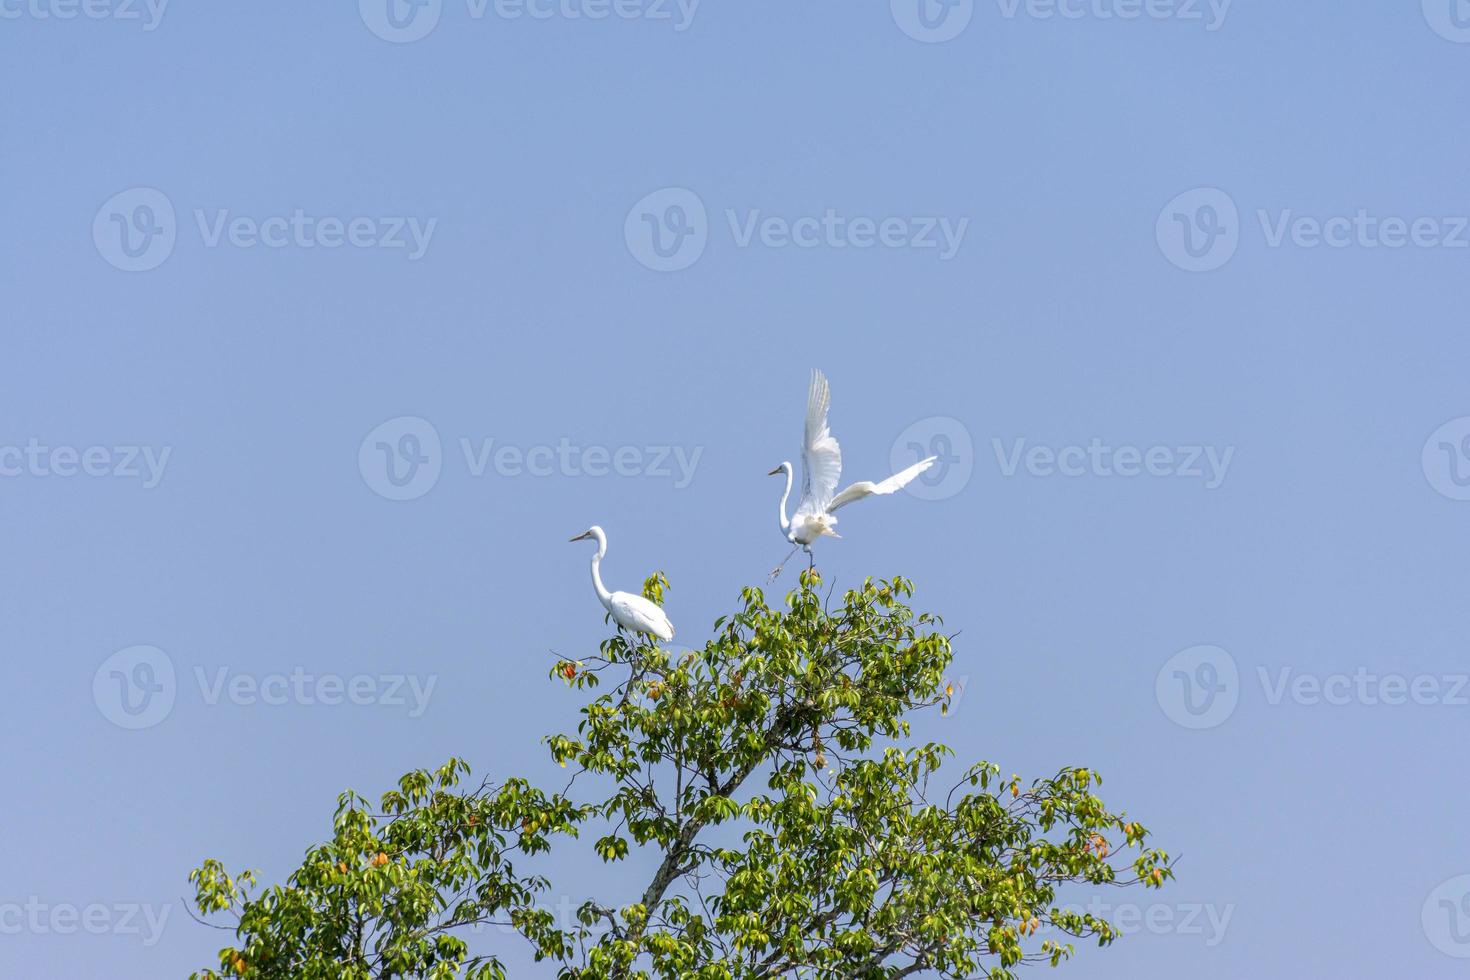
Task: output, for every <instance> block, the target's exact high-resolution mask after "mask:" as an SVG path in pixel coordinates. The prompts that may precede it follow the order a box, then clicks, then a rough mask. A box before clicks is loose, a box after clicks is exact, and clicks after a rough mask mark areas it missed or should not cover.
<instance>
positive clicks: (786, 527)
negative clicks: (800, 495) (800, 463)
mask: <svg viewBox="0 0 1470 980" xmlns="http://www.w3.org/2000/svg"><path fill="white" fill-rule="evenodd" d="M782 469H784V470H785V471H786V490H785V492H784V493H782V494H781V533H782V534H787V533H789V532H790V530H791V521H790V520H788V519H787V517H786V499H787V498H788V497H790V496H791V466H790V464H788V465H786V466H783V467H782Z"/></svg>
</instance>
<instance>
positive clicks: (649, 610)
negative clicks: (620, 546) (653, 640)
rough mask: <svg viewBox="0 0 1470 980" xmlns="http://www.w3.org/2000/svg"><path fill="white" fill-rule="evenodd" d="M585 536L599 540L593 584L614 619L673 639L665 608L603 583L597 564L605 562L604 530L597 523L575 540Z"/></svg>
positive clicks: (635, 629)
mask: <svg viewBox="0 0 1470 980" xmlns="http://www.w3.org/2000/svg"><path fill="white" fill-rule="evenodd" d="M584 538H595V539H596V540H597V553H596V554H594V555H593V556H592V587H593V588H594V589H596V590H597V598H598V600H599V601H601V602H602V605H603V607H604V608H605V609H607V611H608V613H609V614H610V615H611V616H612V618H613V622H615V623H617V624H618V625H619V626H621V627H622V628H623V629H625V630H629V631H630V632H633V633H648V634H649V635H651V636H656V637H658V638H659V639H660V640H664V641H665V642H667V641H669V640H672V639H673V638H674V624H673V623H671V622H669V617H668V616H666V615H664V611H663V610H662V609H660V608H659V607H658V606H656V605H654V604H653V603H651V602H649V601H648V600H647V599H645V598H643V596H641V595H634V594H632V593H631V592H609V591H607V586H605V585H603V584H602V573H601V572H600V571H598V567H599V566H600V565H601V564H602V556H603V555H605V554H607V535H606V534H604V533H602V528H600V527H598V526H597V525H596V524H594V525H592V526H591V527H589V528H588V529H587V530H585V531H583V532H582V533H581V534H579V535H577V536H576V537H575V538H572V540H573V541H581V540H583V539H584Z"/></svg>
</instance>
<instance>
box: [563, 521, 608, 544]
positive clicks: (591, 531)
mask: <svg viewBox="0 0 1470 980" xmlns="http://www.w3.org/2000/svg"><path fill="white" fill-rule="evenodd" d="M601 530H602V528H600V527H598V526H597V525H596V524H594V525H592V526H591V527H589V528H588V529H587V530H585V531H583V532H582V533H581V534H579V535H577V536H576V537H575V538H571V539H570V540H572V541H585V540H587V539H588V538H592V537H596V536H597V532H598V531H601Z"/></svg>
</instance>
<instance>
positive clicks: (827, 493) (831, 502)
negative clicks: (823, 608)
mask: <svg viewBox="0 0 1470 980" xmlns="http://www.w3.org/2000/svg"><path fill="white" fill-rule="evenodd" d="M831 401H832V392H831V390H830V389H829V388H828V387H827V377H826V375H824V374H822V372H821V371H813V372H812V386H811V388H810V390H808V392H807V398H806V430H805V432H804V434H803V438H802V443H801V503H799V504H797V506H796V513H795V514H794V515H793V516H792V517H791V518H790V519H789V520H788V519H787V517H786V500H787V498H789V497H790V496H791V480H792V469H791V463H790V462H789V461H787V462H784V463H782V464H781V465H780V466H778V467H776V468H775V469H774V470H771V472H770V474H769V475H770V476H775V475H776V474H778V473H783V472H784V473H785V474H786V490H785V492H784V493H782V494H781V535H782V536H783V537H784V538H785V539H786V540H787V541H790V542H791V543H792V544H793V545H795V546H796V547H794V548H792V549H791V553H790V554H788V555H787V556H786V558H785V559H784V560H783V561H782V562H781V564H779V565H777V566H776V568H775V570H774V571H773V572H771V580H772V581H775V580H776V578H777V576H779V575H780V574H781V569H783V568H785V567H786V562H788V561H790V560H791V555H794V554H796V551H797V548H803V549H805V550H806V553H807V557H808V559H809V560H810V559H811V555H812V542H814V541H816V540H817V539H818V538H820V537H821V536H822V535H824V534H825V535H830V536H831V537H834V538H839V537H841V536H842V535H840V534H838V533H837V532H836V531H834V530H832V528H833V527H834V526H835V525H836V524H837V518H836V517H834V516H833V514H834V513H835V512H836V510H837V509H838V508H839V507H845V506H846V505H848V504H850V503H852V502H853V501H854V500H862V499H863V498H864V497H871V496H872V495H873V494H875V493H881V494H889V493H893V492H894V491H895V490H900V489H902V488H903V487H904V486H906V485H907V484H908V483H909V482H910V481H912V480H913V479H914V477H916V476H918V475H919V474H920V473H922V472H924V471H925V470H927V469H928V468H929V467H930V466H933V465H934V461H935V460H936V459H938V458H939V457H937V456H930V457H929V458H928V459H921V460H919V462H917V463H915V464H914V465H913V466H910V467H909V468H908V469H906V470H903V471H901V472H899V473H895V474H893V475H892V476H890V477H889V478H888V479H886V480H883V481H882V482H880V483H873V482H872V481H870V480H859V481H858V482H857V483H854V484H853V485H852V486H850V487H848V488H847V489H845V490H843V491H842V492H841V493H838V492H837V481H838V479H840V478H841V476H842V449H841V447H840V446H838V445H837V440H836V439H834V438H833V437H832V432H831V430H830V429H828V428H827V409H828V407H829V406H830V404H831Z"/></svg>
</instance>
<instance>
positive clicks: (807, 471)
mask: <svg viewBox="0 0 1470 980" xmlns="http://www.w3.org/2000/svg"><path fill="white" fill-rule="evenodd" d="M831 401H832V393H831V390H830V389H829V388H828V387H827V376H826V375H824V374H823V373H822V372H821V371H813V372H812V386H811V389H810V390H809V391H808V392H807V396H806V432H805V435H804V438H803V439H802V445H801V504H800V506H798V507H797V508H796V512H797V513H798V514H819V513H821V512H822V511H824V510H826V509H827V505H828V503H829V502H830V501H831V500H832V495H833V494H834V493H836V492H837V481H838V480H839V479H841V477H842V449H841V447H839V446H838V445H837V440H836V439H834V438H832V432H831V430H829V429H828V428H827V408H828V406H829V405H830V404H831Z"/></svg>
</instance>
